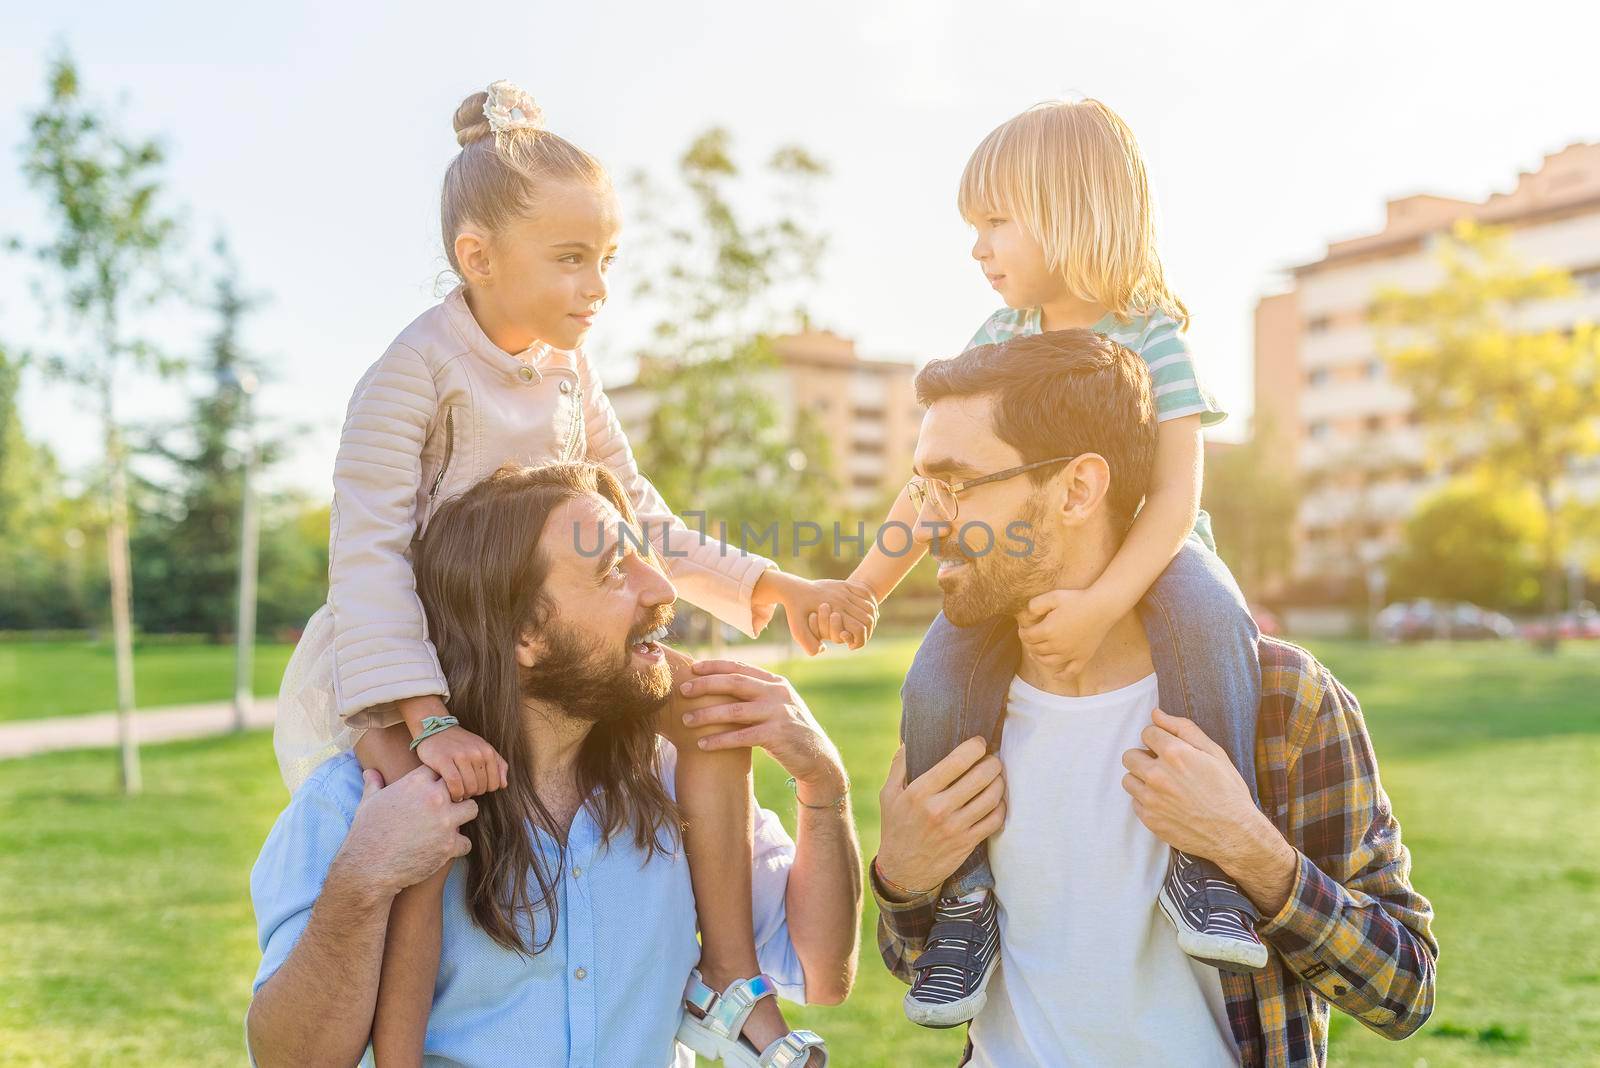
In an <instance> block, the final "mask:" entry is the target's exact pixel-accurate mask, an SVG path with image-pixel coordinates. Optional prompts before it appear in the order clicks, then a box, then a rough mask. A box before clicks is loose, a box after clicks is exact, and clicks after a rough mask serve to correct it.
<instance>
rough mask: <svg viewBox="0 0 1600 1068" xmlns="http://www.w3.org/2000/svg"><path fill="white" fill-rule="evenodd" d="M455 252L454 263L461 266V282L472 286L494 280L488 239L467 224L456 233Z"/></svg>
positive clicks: (482, 284)
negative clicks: (465, 227) (466, 226)
mask: <svg viewBox="0 0 1600 1068" xmlns="http://www.w3.org/2000/svg"><path fill="white" fill-rule="evenodd" d="M455 253H456V263H458V264H459V265H460V266H461V280H462V281H463V282H466V283H467V284H468V285H473V286H486V285H489V284H491V283H492V282H493V281H494V271H493V264H492V262H491V259H490V256H489V241H488V239H487V238H485V237H484V236H483V235H482V234H480V233H479V232H478V231H477V230H476V229H474V228H472V227H470V226H469V227H468V228H467V229H465V230H463V231H461V232H460V233H459V234H457V235H456V240H455Z"/></svg>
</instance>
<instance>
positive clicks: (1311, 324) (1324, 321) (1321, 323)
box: [1306, 315, 1333, 334]
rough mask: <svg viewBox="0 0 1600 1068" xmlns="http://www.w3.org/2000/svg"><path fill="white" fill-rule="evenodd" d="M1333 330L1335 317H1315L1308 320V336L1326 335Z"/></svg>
mask: <svg viewBox="0 0 1600 1068" xmlns="http://www.w3.org/2000/svg"><path fill="white" fill-rule="evenodd" d="M1331 329H1333V316H1331V315H1313V316H1312V317H1311V318H1309V319H1307V320H1306V333H1308V334H1325V333H1327V332H1328V331H1329V330H1331Z"/></svg>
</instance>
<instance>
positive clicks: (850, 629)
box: [752, 568, 878, 656]
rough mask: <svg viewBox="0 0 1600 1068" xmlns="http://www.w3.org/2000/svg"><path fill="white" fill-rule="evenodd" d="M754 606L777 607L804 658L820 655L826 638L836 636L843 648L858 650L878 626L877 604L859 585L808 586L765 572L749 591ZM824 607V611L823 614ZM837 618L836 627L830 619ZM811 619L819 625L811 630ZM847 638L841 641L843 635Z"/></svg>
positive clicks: (800, 580)
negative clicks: (774, 605) (780, 608)
mask: <svg viewBox="0 0 1600 1068" xmlns="http://www.w3.org/2000/svg"><path fill="white" fill-rule="evenodd" d="M752 600H754V601H755V603H756V604H763V605H766V604H781V605H783V614H784V616H785V617H786V619H787V621H788V623H789V633H790V634H791V635H793V636H794V640H795V641H796V642H797V643H798V644H799V646H800V648H802V649H804V650H805V651H806V655H808V656H816V655H817V654H818V653H820V652H821V651H822V643H823V642H824V641H827V640H829V638H828V637H827V635H828V634H837V635H839V636H840V640H841V641H843V642H844V643H845V644H847V645H851V646H853V647H854V646H858V645H859V644H860V643H861V642H864V641H866V639H867V638H868V637H870V636H871V634H872V630H873V628H874V627H876V626H877V625H878V601H877V598H875V597H873V596H872V594H871V592H870V591H869V590H867V589H866V587H865V586H863V585H862V584H861V583H859V582H843V581H840V580H838V579H819V580H818V581H816V582H812V581H811V580H809V579H803V578H801V577H800V576H798V575H790V574H787V573H785V572H783V571H779V570H778V569H777V568H769V569H768V570H767V572H766V573H765V574H763V575H762V576H761V577H760V578H759V579H757V580H756V588H755V589H754V590H753V591H752ZM824 606H826V609H827V611H826V612H824V611H823V609H824ZM836 614H837V616H838V619H839V622H838V625H837V627H835V624H834V622H833V621H834V618H835V615H836ZM813 617H816V621H817V622H818V623H821V624H822V625H821V626H820V627H817V628H816V629H813ZM847 634H848V635H849V636H850V637H845V635H847Z"/></svg>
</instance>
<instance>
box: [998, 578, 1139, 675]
mask: <svg viewBox="0 0 1600 1068" xmlns="http://www.w3.org/2000/svg"><path fill="white" fill-rule="evenodd" d="M1019 620H1020V623H1021V625H1020V626H1019V627H1018V628H1017V636H1018V637H1019V638H1021V639H1022V643H1023V645H1024V646H1026V648H1027V650H1028V652H1029V653H1030V654H1031V655H1032V656H1033V658H1034V659H1035V660H1037V661H1039V663H1040V664H1042V665H1043V666H1044V667H1045V668H1046V669H1048V670H1050V671H1056V672H1065V673H1066V674H1068V675H1075V674H1077V673H1078V672H1080V671H1082V670H1083V667H1084V665H1085V664H1087V663H1088V662H1089V660H1090V659H1091V658H1092V657H1093V656H1094V654H1095V650H1097V649H1099V648H1100V643H1101V642H1103V641H1105V640H1106V633H1107V632H1108V631H1109V630H1110V629H1111V624H1112V623H1114V622H1116V619H1115V618H1114V617H1113V616H1112V614H1111V613H1110V611H1108V610H1107V608H1106V607H1105V606H1104V605H1103V604H1102V602H1101V600H1100V598H1099V597H1097V596H1096V595H1095V593H1094V591H1093V589H1092V588H1091V589H1087V590H1051V591H1050V592H1049V593H1041V594H1040V595H1039V596H1037V597H1035V598H1034V599H1033V600H1031V601H1029V602H1028V608H1027V610H1026V611H1025V612H1024V613H1023V614H1022V615H1021V616H1020V617H1019Z"/></svg>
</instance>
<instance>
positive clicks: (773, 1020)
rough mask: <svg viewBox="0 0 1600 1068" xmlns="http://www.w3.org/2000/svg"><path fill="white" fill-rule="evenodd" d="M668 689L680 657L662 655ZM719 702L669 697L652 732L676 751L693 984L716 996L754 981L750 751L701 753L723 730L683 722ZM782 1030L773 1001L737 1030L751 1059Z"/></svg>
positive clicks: (719, 698)
mask: <svg viewBox="0 0 1600 1068" xmlns="http://www.w3.org/2000/svg"><path fill="white" fill-rule="evenodd" d="M669 656H670V658H671V659H672V660H673V663H674V665H675V667H676V668H677V671H675V682H674V685H676V684H677V683H678V682H682V681H683V680H685V679H687V678H688V677H689V675H688V672H687V670H686V667H687V665H688V663H689V661H688V659H687V658H686V657H682V656H680V655H679V654H676V653H673V654H669ZM728 701H729V698H728V697H726V696H724V695H721V694H712V695H709V696H702V697H695V698H685V697H682V696H681V695H679V696H675V697H674V698H673V699H672V700H670V701H668V702H667V705H666V707H665V709H664V710H663V712H662V719H661V725H660V730H661V733H662V734H663V735H665V736H666V738H667V740H669V741H670V742H672V744H673V745H674V747H676V748H677V750H678V768H677V776H676V782H677V795H678V809H679V812H680V813H681V814H682V816H683V822H684V843H683V844H684V851H685V853H686V854H687V855H688V859H689V881H690V883H691V884H692V885H693V887H694V900H695V912H696V913H697V915H698V917H699V921H700V964H699V971H700V977H701V979H702V981H704V983H705V984H706V985H707V986H709V987H711V988H712V989H713V990H716V991H722V990H725V989H727V987H728V985H729V984H730V983H732V982H733V981H734V980H736V979H749V978H752V977H754V976H757V975H760V974H761V964H760V962H759V961H758V960H757V959H756V934H755V919H754V909H753V906H752V902H751V864H752V861H751V857H752V854H753V853H754V850H755V810H754V807H753V800H752V798H753V794H752V782H751V773H750V750H748V749H728V750H722V751H720V752H715V753H707V752H703V751H702V750H701V749H700V748H699V746H698V745H697V744H696V743H697V742H698V741H699V739H700V738H702V737H706V736H708V735H710V734H715V733H720V732H721V731H723V730H726V729H727V728H724V727H714V728H701V729H698V730H691V729H690V728H688V727H686V726H685V725H684V722H683V714H684V713H685V712H687V711H689V710H691V709H694V708H706V707H710V706H713V705H722V704H727V703H728ZM788 1032H789V1027H788V1024H786V1023H785V1022H784V1019H783V1013H782V1011H781V1010H780V1009H779V1008H778V1003H777V1000H776V999H774V998H762V999H761V1000H760V1001H759V1002H757V1003H756V1007H755V1008H754V1009H753V1010H752V1011H751V1013H750V1017H749V1019H748V1020H747V1021H746V1022H745V1026H744V1035H745V1037H747V1038H748V1039H749V1040H750V1042H751V1044H752V1045H753V1046H755V1048H756V1051H757V1052H760V1051H762V1050H765V1049H766V1048H767V1046H769V1045H770V1044H771V1043H772V1042H774V1041H775V1040H777V1039H779V1038H782V1037H783V1036H784V1035H786V1034H788Z"/></svg>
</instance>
